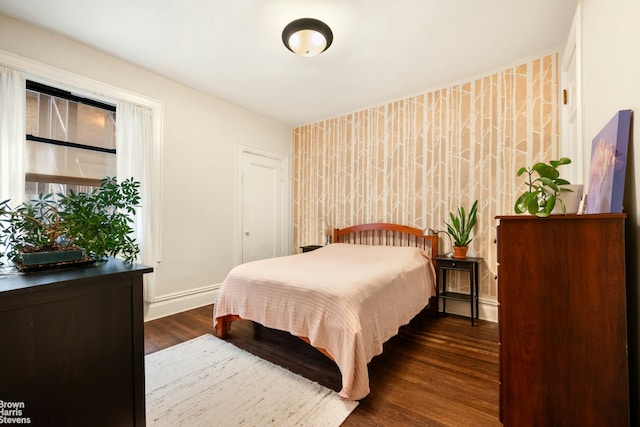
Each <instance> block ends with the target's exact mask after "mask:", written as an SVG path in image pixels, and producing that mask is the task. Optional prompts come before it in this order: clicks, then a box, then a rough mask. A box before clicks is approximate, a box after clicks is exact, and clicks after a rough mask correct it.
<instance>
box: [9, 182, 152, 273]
mask: <svg viewBox="0 0 640 427" xmlns="http://www.w3.org/2000/svg"><path fill="white" fill-rule="evenodd" d="M139 187H140V183H139V182H136V181H134V180H133V179H132V178H130V179H128V180H125V181H122V182H121V183H118V182H117V181H116V179H115V178H110V177H107V178H104V179H102V180H101V181H100V186H99V187H97V188H95V189H94V190H93V191H92V192H91V193H82V192H80V193H76V192H73V191H71V192H70V193H69V194H67V195H65V194H58V195H57V200H56V196H54V195H53V194H46V195H43V194H41V195H40V196H39V197H38V199H36V200H32V201H31V202H29V203H24V204H22V205H20V206H18V207H17V208H15V209H11V208H10V207H9V200H5V201H3V202H2V203H0V257H2V256H5V255H6V257H7V258H8V259H9V260H10V261H12V262H13V263H14V264H15V265H16V267H18V268H19V269H22V270H23V271H34V270H36V269H43V268H47V267H54V266H55V267H57V266H66V265H79V264H83V265H84V264H85V263H87V262H93V261H95V260H102V259H106V258H107V257H108V256H121V257H122V258H124V259H125V260H126V261H129V262H133V261H134V260H135V257H136V256H137V254H138V253H139V252H140V248H139V247H138V244H137V243H136V242H135V239H133V238H132V237H131V233H132V232H133V228H132V227H131V224H132V223H133V216H134V215H135V209H136V207H138V206H139V203H140V195H139V191H138V188H139ZM3 251H4V252H3Z"/></svg>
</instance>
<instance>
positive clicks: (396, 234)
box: [333, 222, 438, 257]
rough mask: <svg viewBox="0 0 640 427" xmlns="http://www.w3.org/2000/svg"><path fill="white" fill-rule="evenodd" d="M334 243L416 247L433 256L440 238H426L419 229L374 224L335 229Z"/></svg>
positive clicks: (380, 223)
mask: <svg viewBox="0 0 640 427" xmlns="http://www.w3.org/2000/svg"><path fill="white" fill-rule="evenodd" d="M333 242H334V243H353V244H357V245H379V246H415V247H417V248H420V249H423V250H425V251H427V252H428V253H430V254H431V257H435V256H437V255H438V236H437V235H436V236H425V235H424V233H423V231H422V230H421V229H419V228H414V227H409V226H406V225H400V224H387V223H382V222H378V223H374V224H360V225H353V226H351V227H347V228H342V229H338V228H334V229H333Z"/></svg>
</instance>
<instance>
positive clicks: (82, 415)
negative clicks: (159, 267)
mask: <svg viewBox="0 0 640 427" xmlns="http://www.w3.org/2000/svg"><path fill="white" fill-rule="evenodd" d="M151 271H152V269H151V268H148V267H145V266H141V265H137V264H129V263H125V262H122V261H120V260H117V259H110V260H109V261H107V262H104V263H101V264H99V265H95V266H90V267H82V268H77V269H69V270H59V271H54V272H41V273H29V274H23V275H15V274H6V272H5V274H2V273H0V342H1V343H2V350H1V351H0V367H1V368H0V399H1V400H2V401H3V402H4V403H3V405H5V408H6V407H7V404H9V405H11V406H9V407H11V408H16V409H17V410H18V412H14V413H13V414H12V415H11V416H10V417H9V418H24V419H26V418H28V419H29V421H30V423H31V424H32V425H51V426H62V425H64V426H87V425H104V426H134V425H137V426H144V425H145V404H144V399H145V390H144V324H143V322H144V319H143V298H142V275H143V274H144V273H148V272H151ZM5 417H6V414H5Z"/></svg>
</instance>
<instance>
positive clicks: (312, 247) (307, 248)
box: [300, 245, 322, 252]
mask: <svg viewBox="0 0 640 427" xmlns="http://www.w3.org/2000/svg"><path fill="white" fill-rule="evenodd" d="M321 247H322V246H321V245H308V246H300V249H302V252H311V251H315V250H316V249H320V248H321Z"/></svg>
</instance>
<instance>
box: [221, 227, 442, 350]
mask: <svg viewBox="0 0 640 427" xmlns="http://www.w3.org/2000/svg"><path fill="white" fill-rule="evenodd" d="M333 242H334V243H351V244H357V245H375V246H414V247H417V248H420V249H422V250H424V251H427V252H429V253H430V254H431V257H432V258H433V257H435V256H437V255H438V236H437V235H436V236H429V235H424V233H423V231H422V230H421V229H419V228H414V227H408V226H406V225H399V224H388V223H380V222H379V223H373V224H360V225H354V226H351V227H347V228H343V229H338V228H335V229H334V230H333ZM433 262H434V265H435V261H433ZM431 303H433V301H432V302H431ZM240 319H242V318H241V317H240V316H238V315H235V314H233V315H229V316H224V317H221V318H219V319H218V323H217V324H216V334H217V335H218V337H220V338H226V337H227V335H228V334H229V328H230V327H231V323H232V322H233V321H234V320H240ZM299 338H301V339H302V340H304V341H306V342H307V343H309V339H308V338H306V337H299ZM316 348H317V347H316ZM317 349H318V350H319V351H320V352H322V353H323V354H324V355H325V356H327V357H328V358H329V359H333V358H332V357H331V355H330V354H329V353H328V352H327V351H326V350H324V349H322V348H317Z"/></svg>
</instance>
